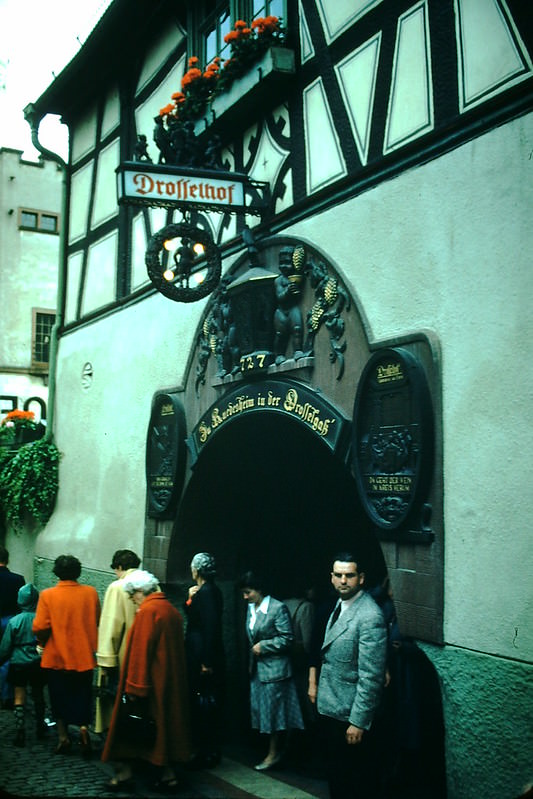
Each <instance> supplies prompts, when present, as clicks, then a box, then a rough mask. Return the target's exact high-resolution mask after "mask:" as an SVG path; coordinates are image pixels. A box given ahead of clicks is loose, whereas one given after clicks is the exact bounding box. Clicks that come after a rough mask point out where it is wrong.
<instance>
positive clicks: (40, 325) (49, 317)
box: [31, 308, 56, 367]
mask: <svg viewBox="0 0 533 799" xmlns="http://www.w3.org/2000/svg"><path fill="white" fill-rule="evenodd" d="M32 316H33V318H32V337H31V339H32V358H31V362H32V366H39V367H45V366H48V362H49V360H50V339H51V335H52V327H53V326H54V322H55V320H56V315H55V312H54V311H49V310H46V309H44V308H34V309H33V314H32Z"/></svg>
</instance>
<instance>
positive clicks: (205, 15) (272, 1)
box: [190, 0, 287, 66]
mask: <svg viewBox="0 0 533 799" xmlns="http://www.w3.org/2000/svg"><path fill="white" fill-rule="evenodd" d="M197 4H198V9H199V10H198V11H197V14H198V16H197V17H196V19H202V20H204V21H203V22H202V23H201V24H200V25H199V26H198V29H197V33H198V36H199V42H198V43H199V47H198V51H197V52H196V53H195V52H193V53H191V54H190V55H198V57H199V58H200V62H201V65H202V66H208V65H209V64H210V63H211V62H212V61H213V59H214V58H215V56H219V58H221V59H222V62H224V61H225V60H226V59H228V58H229V57H230V55H231V48H230V45H228V44H226V42H225V41H224V36H225V35H226V34H227V33H229V32H230V31H231V30H233V26H234V24H235V21H236V20H237V19H243V20H244V21H245V22H248V24H251V23H252V22H253V20H254V19H257V17H268V16H274V17H278V18H280V19H282V21H283V24H284V26H286V24H287V19H286V15H287V2H286V0H225V1H224V2H216V0H203V3H202V0H197Z"/></svg>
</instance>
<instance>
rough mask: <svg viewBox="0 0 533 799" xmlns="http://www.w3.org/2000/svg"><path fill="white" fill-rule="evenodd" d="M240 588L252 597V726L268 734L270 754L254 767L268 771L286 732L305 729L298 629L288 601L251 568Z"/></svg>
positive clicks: (249, 617)
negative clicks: (295, 649) (296, 665)
mask: <svg viewBox="0 0 533 799" xmlns="http://www.w3.org/2000/svg"><path fill="white" fill-rule="evenodd" d="M239 587H240V589H241V591H242V595H243V598H244V599H245V600H246V602H248V613H247V615H246V633H247V636H248V640H249V642H250V653H249V672H250V708H251V722H252V728H253V729H256V730H259V732H261V733H266V734H268V735H269V749H268V753H267V755H266V757H265V759H264V760H263V761H262V762H261V763H258V764H257V765H256V766H255V768H256V770H257V771H265V770H266V769H269V768H272V767H273V766H275V765H276V764H277V763H279V761H280V760H281V754H282V753H281V748H280V742H281V733H282V731H283V730H291V729H303V728H304V722H303V719H302V713H301V710H300V704H299V702H298V695H297V693H296V687H295V685H294V681H293V679H292V667H291V658H290V649H291V644H292V641H293V639H294V634H293V631H292V624H291V617H290V614H289V611H288V609H287V607H286V605H284V604H283V602H280V601H279V600H278V599H274V597H272V596H270V595H269V594H268V593H267V591H266V588H265V584H264V582H263V581H262V580H261V578H259V577H258V576H257V575H256V574H254V573H253V572H251V571H248V572H246V573H245V574H243V576H242V577H241V579H240V581H239Z"/></svg>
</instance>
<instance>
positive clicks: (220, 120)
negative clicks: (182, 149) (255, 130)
mask: <svg viewBox="0 0 533 799" xmlns="http://www.w3.org/2000/svg"><path fill="white" fill-rule="evenodd" d="M294 73H295V57H294V50H291V49H290V48H288V47H271V48H270V49H269V50H267V52H266V53H265V54H264V56H263V57H262V58H261V59H260V60H259V61H258V62H257V63H256V64H254V65H253V66H252V67H250V70H249V71H248V72H247V73H246V74H245V75H242V77H240V78H236V79H235V80H234V81H233V83H232V84H231V86H230V88H229V89H228V91H226V92H223V93H222V94H219V95H218V96H217V97H215V98H214V99H213V100H211V102H210V104H209V106H208V108H207V111H206V114H205V116H204V118H202V119H199V120H198V121H197V122H196V125H195V132H196V134H197V135H201V134H202V133H203V132H204V131H205V130H207V129H209V132H210V133H218V134H220V133H223V131H224V130H226V129H228V128H230V127H231V126H232V125H233V124H234V121H235V117H236V116H242V115H243V114H246V115H252V114H254V113H255V112H256V111H257V110H258V109H261V110H265V109H266V108H271V107H272V106H273V105H274V104H275V103H276V102H278V101H279V99H280V98H281V97H282V95H283V92H282V91H281V90H282V89H283V87H285V86H286V83H287V78H288V77H290V76H291V75H294ZM276 88H277V91H276Z"/></svg>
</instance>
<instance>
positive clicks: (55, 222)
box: [19, 208, 59, 233]
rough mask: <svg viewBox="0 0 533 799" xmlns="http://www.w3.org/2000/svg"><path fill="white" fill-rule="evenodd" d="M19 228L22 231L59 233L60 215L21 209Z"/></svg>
mask: <svg viewBox="0 0 533 799" xmlns="http://www.w3.org/2000/svg"><path fill="white" fill-rule="evenodd" d="M19 228H20V229H21V230H36V231H38V232H39V233H59V214H54V213H51V212H49V211H34V210H31V209H28V208H20V209H19Z"/></svg>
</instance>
